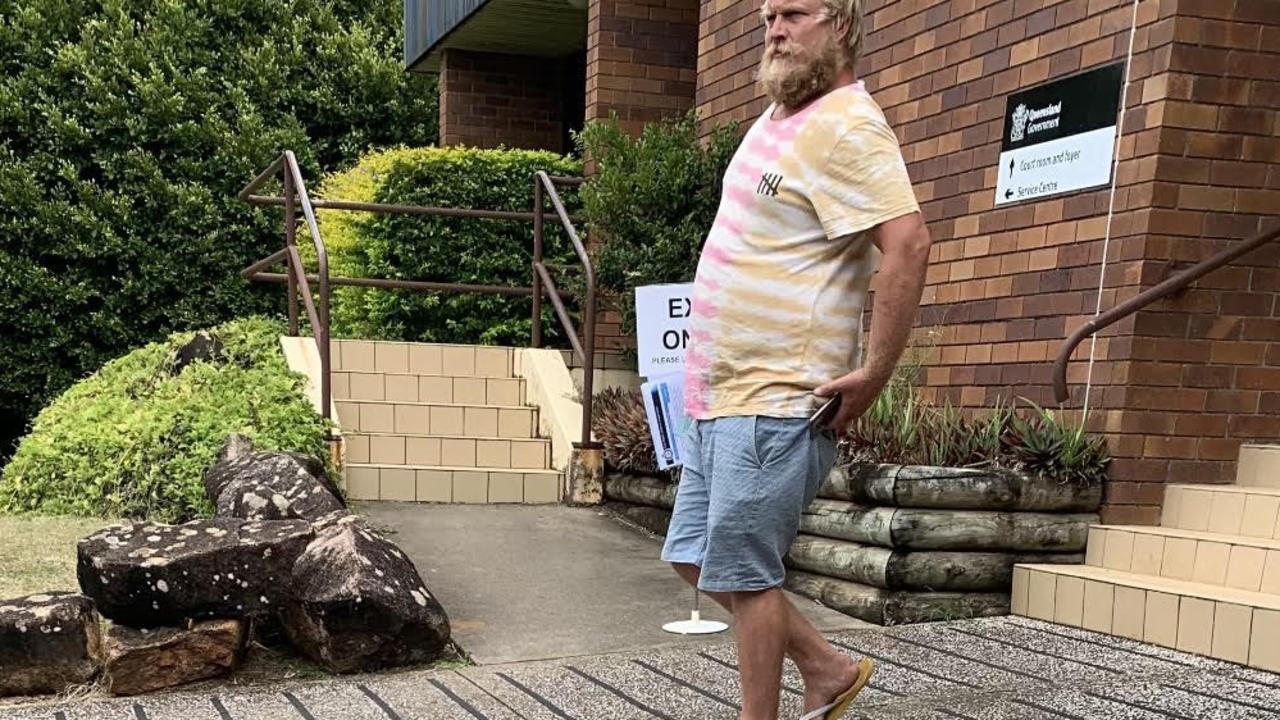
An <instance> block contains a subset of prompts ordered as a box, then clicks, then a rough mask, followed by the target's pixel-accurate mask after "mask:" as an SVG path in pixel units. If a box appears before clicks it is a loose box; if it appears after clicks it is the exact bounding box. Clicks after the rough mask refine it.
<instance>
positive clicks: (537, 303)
mask: <svg viewBox="0 0 1280 720" xmlns="http://www.w3.org/2000/svg"><path fill="white" fill-rule="evenodd" d="M583 182H585V180H584V179H583V178H563V177H560V178H557V177H552V176H550V175H548V174H547V173H545V172H543V171H538V172H537V173H536V174H535V175H534V177H533V325H532V328H531V335H532V338H531V339H532V344H533V346H534V347H542V294H543V292H544V291H545V292H546V293H547V297H548V298H549V299H550V300H551V306H552V308H553V309H554V310H555V313H556V317H558V318H559V319H560V324H561V326H562V327H564V330H565V332H566V333H567V334H568V336H569V342H570V344H572V345H573V350H574V352H576V353H577V354H578V357H580V358H582V442H581V443H579V447H581V448H584V449H585V448H598V447H600V446H599V444H597V443H595V442H593V441H592V440H591V405H592V400H593V397H594V395H593V391H594V385H595V354H596V352H595V351H596V273H595V268H594V267H593V266H592V264H591V256H590V254H589V253H588V252H587V249H586V247H585V246H584V245H583V244H582V240H581V238H579V237H578V231H577V230H576V229H575V228H574V227H573V221H572V219H571V218H570V217H569V213H568V212H567V211H566V210H565V209H564V203H563V202H562V201H561V200H560V194H559V193H558V192H556V187H555V186H556V185H557V184H561V185H575V186H577V185H581V184H582V183H583ZM544 196H545V197H550V198H551V206H552V207H553V208H555V211H556V216H557V217H558V218H559V219H560V224H561V226H563V227H564V230H565V233H566V234H567V235H568V236H569V242H571V243H572V244H573V251H574V252H575V253H577V255H578V259H579V260H580V261H582V268H583V278H584V281H585V283H586V293H585V294H586V298H585V303H584V306H585V307H584V308H583V311H584V312H585V313H586V318H585V320H584V322H585V323H586V327H585V328H584V331H583V333H582V341H581V342H579V341H578V332H577V329H576V327H575V326H574V324H573V320H572V319H571V318H570V317H569V313H568V311H566V310H565V307H564V303H563V302H562V301H561V300H560V295H561V293H560V291H559V290H558V289H557V288H556V284H555V281H554V280H552V278H551V273H550V272H549V271H548V270H547V266H546V264H545V263H543V261H542V253H543V242H542V240H543V228H544V225H545V216H546V203H545V202H544V199H545V198H544Z"/></svg>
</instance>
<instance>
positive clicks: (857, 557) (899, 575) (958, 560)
mask: <svg viewBox="0 0 1280 720" xmlns="http://www.w3.org/2000/svg"><path fill="white" fill-rule="evenodd" d="M786 561H787V565H788V566H789V567H792V568H795V569H798V570H802V571H806V572H810V573H815V574H817V575H823V576H826V577H832V578H836V579H839V580H848V581H850V582H856V583H860V584H863V585H869V586H872V587H877V588H884V589H886V590H915V591H939V592H940V591H946V592H996V591H1004V592H1007V591H1008V590H1009V587H1010V585H1011V584H1012V582H1013V566H1014V565H1015V564H1017V563H1055V564H1056V563H1070V564H1079V563H1081V562H1083V561H1084V555H1083V554H1081V553H1066V554H1061V553H984V552H950V551H935V550H921V551H904V550H891V549H889V548H881V547H875V546H871V545H859V544H857V543H850V542H845V541H843V540H831V539H829V538H823V537H815V536H812V535H800V536H799V537H797V538H796V540H795V542H794V543H792V544H791V550H790V551H789V552H788V553H787V557H786Z"/></svg>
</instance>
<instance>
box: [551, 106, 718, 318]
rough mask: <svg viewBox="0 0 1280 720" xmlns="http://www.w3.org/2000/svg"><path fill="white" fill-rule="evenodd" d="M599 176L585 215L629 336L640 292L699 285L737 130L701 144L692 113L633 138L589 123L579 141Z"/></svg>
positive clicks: (586, 193) (603, 280)
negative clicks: (645, 288)
mask: <svg viewBox="0 0 1280 720" xmlns="http://www.w3.org/2000/svg"><path fill="white" fill-rule="evenodd" d="M574 140H575V142H576V144H577V146H578V148H579V150H580V151H581V152H582V154H583V157H584V158H586V159H587V160H588V161H591V162H594V163H595V166H596V174H595V175H593V176H592V178H591V181H590V182H588V183H587V184H586V185H584V186H583V188H582V203H583V211H584V213H585V214H586V217H587V220H588V222H589V223H590V226H591V231H592V232H593V233H595V234H598V235H599V236H600V237H599V240H600V242H599V244H598V246H597V250H596V257H595V263H596V268H597V277H598V281H599V284H600V287H601V289H602V291H604V294H605V296H606V297H607V298H608V300H609V301H610V302H611V303H612V304H613V305H614V306H616V307H617V308H618V309H619V310H620V314H621V315H622V327H623V331H624V332H630V329H631V328H634V327H635V292H634V290H635V288H636V287H637V286H640V285H651V284H657V283H680V282H688V281H690V280H692V279H693V275H694V272H695V271H696V270H697V265H698V255H699V253H700V252H701V251H702V244H703V242H704V241H705V240H706V237H707V232H708V231H709V230H710V229H711V223H712V222H713V221H714V220H715V215H716V209H717V208H718V207H719V204H720V191H721V187H722V183H723V178H724V173H725V170H726V168H728V166H729V160H730V159H731V158H732V157H733V153H734V151H735V150H737V148H738V143H739V141H740V137H739V135H738V127H737V125H736V124H732V125H726V126H723V127H720V128H717V129H716V130H714V131H713V132H712V133H711V135H710V136H709V137H708V138H707V139H706V140H705V142H703V141H699V139H698V119H697V115H696V113H695V112H694V111H690V112H689V113H687V114H686V115H684V116H683V117H680V118H676V119H672V120H666V121H663V122H658V123H650V124H649V125H646V126H645V129H644V131H643V133H642V134H641V135H640V136H639V137H637V138H632V137H631V136H629V135H627V133H625V132H623V131H622V129H621V128H619V127H618V124H617V121H616V119H614V118H611V119H610V120H607V121H596V122H592V123H589V124H588V125H587V126H586V127H585V128H584V129H583V130H582V132H581V133H579V134H577V135H576V136H575V138H574Z"/></svg>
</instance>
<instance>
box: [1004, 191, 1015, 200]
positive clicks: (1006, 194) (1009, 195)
mask: <svg viewBox="0 0 1280 720" xmlns="http://www.w3.org/2000/svg"><path fill="white" fill-rule="evenodd" d="M1011 197H1013V189H1012V188H1010V189H1008V190H1005V191H1004V199H1005V200H1008V199H1009V198H1011Z"/></svg>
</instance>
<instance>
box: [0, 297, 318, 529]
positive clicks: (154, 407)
mask: <svg viewBox="0 0 1280 720" xmlns="http://www.w3.org/2000/svg"><path fill="white" fill-rule="evenodd" d="M283 329H284V327H283V325H282V324H281V323H279V322H276V321H272V320H266V319H262V318H248V319H244V320H237V321H232V322H230V323H226V324H224V325H221V326H219V327H216V328H213V329H212V330H210V331H209V332H210V334H211V335H213V336H214V337H216V338H217V339H218V340H220V341H221V343H222V344H223V352H222V354H221V355H220V356H219V357H216V358H214V359H212V360H210V361H201V362H195V363H192V364H190V365H187V366H186V367H185V368H182V370H181V371H180V372H177V373H175V372H174V367H175V359H176V354H175V353H176V351H177V350H178V349H179V348H181V347H182V346H183V345H185V344H186V343H187V342H189V341H190V340H191V338H192V337H193V336H194V333H178V334H175V335H173V336H171V337H170V338H169V339H168V340H166V341H164V342H158V343H152V344H150V345H146V346H145V347H142V348H139V349H137V350H134V351H133V352H131V353H129V354H127V355H125V356H124V357H121V358H119V359H116V360H113V361H111V362H109V363H107V364H106V365H105V366H103V367H102V368H101V369H100V370H99V371H98V372H96V373H94V374H93V375H91V376H90V377H88V378H86V379H84V380H82V381H80V382H78V383H76V384H75V385H73V386H72V387H71V388H70V389H68V390H67V391H66V392H65V393H63V394H62V395H61V396H60V397H59V398H57V399H56V400H54V401H53V403H51V404H50V405H49V406H48V407H47V408H45V409H44V410H43V411H41V412H40V414H39V415H38V416H37V417H36V420H35V423H34V426H33V429H32V431H31V434H30V435H28V436H26V437H25V438H23V440H22V442H21V443H20V444H19V445H18V450H17V452H16V453H15V454H14V456H13V459H12V460H11V461H10V462H9V464H8V465H7V466H5V468H4V471H3V473H2V474H0V513H18V512H38V513H41V514H71V515H96V516H101V517H130V518H148V519H152V520H157V521H164V522H174V521H182V520H186V519H189V518H192V517H195V516H199V515H206V514H208V513H209V512H210V511H211V507H210V505H209V503H208V501H207V500H206V499H205V496H204V488H203V485H202V484H201V479H200V476H201V473H202V472H203V471H204V470H205V468H207V467H208V466H209V465H210V464H212V462H213V461H214V459H215V458H216V456H217V454H218V450H219V448H221V446H222V442H223V440H224V439H225V437H226V436H227V435H228V434H230V433H233V432H241V433H244V434H246V435H248V436H249V437H251V438H253V440H254V442H255V443H256V444H257V445H259V446H260V447H262V448H264V449H277V450H295V451H298V452H305V453H309V454H313V455H317V456H319V457H327V455H328V451H327V449H326V446H325V442H324V435H325V428H326V424H325V421H324V420H323V419H322V418H321V417H320V416H319V415H318V414H316V413H315V412H314V410H313V409H312V406H311V403H310V401H309V400H308V399H307V398H306V395H305V391H304V387H305V380H304V379H303V377H302V376H301V375H299V374H297V373H294V372H291V371H290V370H289V369H288V368H287V366H286V365H285V360H284V355H283V353H282V352H281V351H280V344H279V343H280V341H279V337H280V334H281V332H282V331H283Z"/></svg>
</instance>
